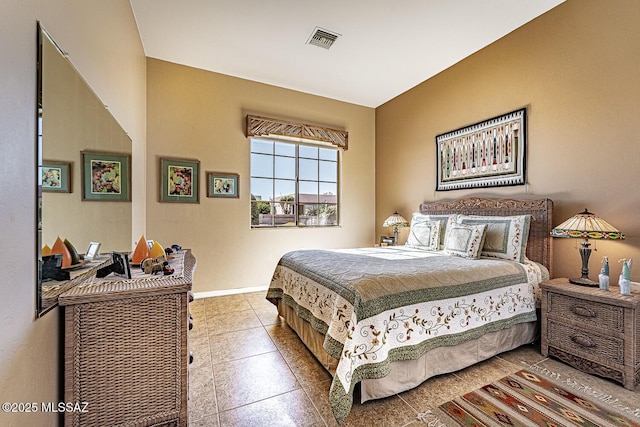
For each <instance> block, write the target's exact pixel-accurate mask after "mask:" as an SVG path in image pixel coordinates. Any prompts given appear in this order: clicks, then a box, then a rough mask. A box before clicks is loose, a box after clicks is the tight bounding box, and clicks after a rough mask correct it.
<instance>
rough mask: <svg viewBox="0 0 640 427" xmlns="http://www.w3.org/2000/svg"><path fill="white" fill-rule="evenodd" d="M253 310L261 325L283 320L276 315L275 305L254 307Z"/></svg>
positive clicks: (273, 323)
mask: <svg viewBox="0 0 640 427" xmlns="http://www.w3.org/2000/svg"><path fill="white" fill-rule="evenodd" d="M254 311H255V312H256V316H258V319H260V323H262V325H263V326H269V325H276V324H278V323H280V322H283V321H284V320H283V319H282V318H281V317H280V316H278V310H277V309H276V308H275V307H267V308H255V309H254Z"/></svg>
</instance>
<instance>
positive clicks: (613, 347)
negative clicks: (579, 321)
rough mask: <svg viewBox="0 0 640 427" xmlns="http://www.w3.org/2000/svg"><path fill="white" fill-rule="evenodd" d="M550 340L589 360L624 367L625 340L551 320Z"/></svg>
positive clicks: (549, 323)
mask: <svg viewBox="0 0 640 427" xmlns="http://www.w3.org/2000/svg"><path fill="white" fill-rule="evenodd" d="M547 328H548V329H547V331H548V339H549V342H550V343H553V346H554V347H557V348H560V349H563V350H566V351H570V352H571V353H573V354H576V355H579V356H582V357H587V358H589V359H604V360H607V361H609V362H613V363H619V364H621V365H624V340H623V339H620V338H614V337H612V336H611V335H604V334H599V333H597V332H594V331H590V330H586V329H580V328H576V327H573V326H570V325H567V324H566V323H562V321H560V322H557V321H555V320H552V319H549V321H548V323H547Z"/></svg>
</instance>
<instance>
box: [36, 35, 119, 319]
mask: <svg viewBox="0 0 640 427" xmlns="http://www.w3.org/2000/svg"><path fill="white" fill-rule="evenodd" d="M37 65H38V79H37V85H38V102H37V110H38V111H37V123H38V135H37V145H38V149H37V153H38V159H37V174H38V180H37V183H38V184H37V185H38V188H37V197H38V203H37V206H38V213H37V227H38V230H37V246H36V247H37V265H38V280H37V292H36V294H37V313H36V315H37V316H38V317H39V316H41V315H43V314H44V313H46V312H47V311H49V310H51V309H52V308H53V307H55V306H56V305H57V295H59V293H60V292H62V291H63V290H66V288H65V283H67V282H66V281H65V280H52V279H49V278H46V280H43V275H42V248H43V247H45V245H46V246H48V247H50V248H51V247H53V245H54V244H55V242H56V240H57V238H58V237H60V238H61V240H62V241H64V240H65V239H67V240H68V241H69V242H71V244H72V245H73V246H74V247H75V248H76V249H77V251H78V253H79V254H81V255H82V254H84V253H85V251H86V250H87V249H88V248H89V244H90V243H91V242H100V244H101V245H100V252H102V253H109V252H111V251H128V250H130V248H131V245H132V240H131V197H130V194H131V189H130V188H131V184H130V182H129V180H130V178H129V177H130V176H131V170H130V167H131V140H130V138H129V137H128V135H127V134H126V132H125V131H124V130H123V129H122V127H121V126H120V125H119V124H118V122H117V121H116V120H115V119H114V117H113V116H112V115H111V114H110V112H109V111H108V109H107V108H106V107H105V105H104V104H103V102H102V101H101V100H100V99H99V98H98V96H96V94H95V93H94V92H93V90H92V89H91V88H90V87H89V86H88V85H87V83H86V82H85V80H84V79H83V78H82V77H81V75H80V74H79V73H78V72H77V70H76V69H75V68H74V66H73V64H72V59H71V60H70V59H68V58H67V57H66V55H65V54H64V53H63V51H62V50H61V49H60V48H59V47H58V45H57V44H56V43H55V42H54V40H53V39H52V38H51V36H50V35H49V34H48V33H47V31H46V30H45V28H43V27H42V25H41V24H40V23H39V24H38V64H37ZM83 153H84V154H83ZM112 159H116V160H117V161H122V164H120V163H118V164H117V165H118V166H117V167H118V168H121V169H117V171H118V173H119V174H120V177H118V178H117V179H114V175H113V171H112V169H110V168H112V165H110V164H109V162H110V161H111V160H112ZM127 167H128V168H129V169H128V170H126V168H127ZM102 174H104V175H102ZM90 175H91V176H90ZM98 176H102V178H103V181H105V182H106V184H104V185H105V186H107V187H109V186H110V187H109V188H97V187H95V184H96V182H97V177H98ZM120 181H122V182H120ZM114 182H115V183H116V184H117V186H116V187H117V188H116V190H117V191H116V190H114V189H113V188H111V187H113V184H114ZM86 265H87V264H86V263H76V265H74V266H71V267H68V268H66V269H68V270H82V269H83V268H88V267H87V266H86ZM70 274H71V273H70ZM76 274H77V273H76Z"/></svg>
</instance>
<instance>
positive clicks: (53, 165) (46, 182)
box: [40, 160, 71, 193]
mask: <svg viewBox="0 0 640 427" xmlns="http://www.w3.org/2000/svg"><path fill="white" fill-rule="evenodd" d="M40 171H41V181H42V191H48V192H52V193H71V163H70V162H56V161H53V160H43V161H42V166H41V168H40Z"/></svg>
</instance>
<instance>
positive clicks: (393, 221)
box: [382, 211, 409, 246]
mask: <svg viewBox="0 0 640 427" xmlns="http://www.w3.org/2000/svg"><path fill="white" fill-rule="evenodd" d="M382 226H383V227H393V245H394V246H396V245H397V244H398V227H408V226H409V221H407V220H406V219H404V217H403V216H402V215H400V214H399V213H398V211H394V212H393V214H391V215H390V216H389V217H388V218H387V219H385V220H384V222H383V223H382Z"/></svg>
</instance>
